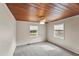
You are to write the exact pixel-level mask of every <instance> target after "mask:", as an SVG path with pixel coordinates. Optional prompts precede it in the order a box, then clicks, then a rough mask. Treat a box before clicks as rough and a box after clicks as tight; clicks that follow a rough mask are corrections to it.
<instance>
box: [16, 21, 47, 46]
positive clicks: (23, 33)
mask: <svg viewBox="0 0 79 59" xmlns="http://www.w3.org/2000/svg"><path fill="white" fill-rule="evenodd" d="M30 25H37V26H38V36H37V37H30V34H29V28H30V27H29V26H30ZM16 37H17V45H24V44H29V43H35V42H41V41H45V40H46V25H45V24H44V25H40V24H39V23H34V22H26V21H17V36H16Z"/></svg>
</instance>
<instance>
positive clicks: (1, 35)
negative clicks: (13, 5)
mask: <svg viewBox="0 0 79 59" xmlns="http://www.w3.org/2000/svg"><path fill="white" fill-rule="evenodd" d="M15 26H16V21H15V19H14V17H13V16H12V14H11V13H10V11H9V9H8V8H7V6H6V5H5V4H1V3H0V56H1V55H3V56H4V55H6V56H8V55H13V53H14V50H15V47H16V44H15V42H16V41H15V40H16V34H15V31H16V27H15Z"/></svg>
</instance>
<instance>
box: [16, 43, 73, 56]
mask: <svg viewBox="0 0 79 59" xmlns="http://www.w3.org/2000/svg"><path fill="white" fill-rule="evenodd" d="M14 56H74V54H73V53H71V52H69V51H66V50H64V49H62V48H60V47H58V46H56V45H53V44H51V43H48V42H41V43H36V44H30V45H22V46H17V47H16V49H15V52H14Z"/></svg>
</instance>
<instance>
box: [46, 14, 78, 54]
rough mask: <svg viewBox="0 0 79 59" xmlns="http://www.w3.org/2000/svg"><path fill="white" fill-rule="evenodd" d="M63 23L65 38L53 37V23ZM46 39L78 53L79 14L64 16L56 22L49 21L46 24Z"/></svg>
mask: <svg viewBox="0 0 79 59" xmlns="http://www.w3.org/2000/svg"><path fill="white" fill-rule="evenodd" d="M57 23H64V24H65V39H64V40H61V39H55V38H54V35H53V34H54V32H53V30H54V24H57ZM47 39H48V41H50V42H53V43H55V44H58V45H60V46H62V47H64V48H66V49H69V50H71V51H73V52H75V53H78V54H79V15H77V16H73V17H70V18H66V19H63V20H60V21H56V22H50V23H48V24H47Z"/></svg>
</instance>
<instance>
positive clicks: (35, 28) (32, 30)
mask: <svg viewBox="0 0 79 59" xmlns="http://www.w3.org/2000/svg"><path fill="white" fill-rule="evenodd" d="M30 36H32V37H35V36H38V26H33V25H31V26H30Z"/></svg>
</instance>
